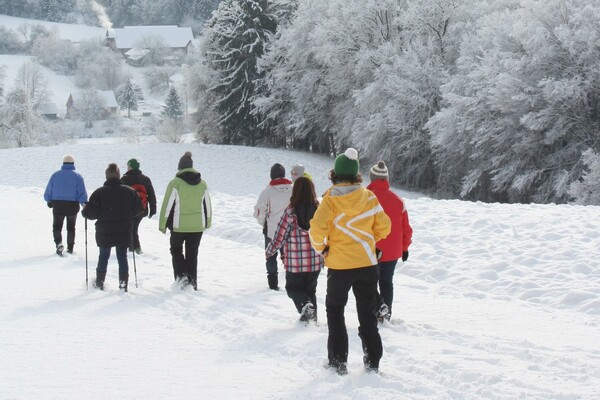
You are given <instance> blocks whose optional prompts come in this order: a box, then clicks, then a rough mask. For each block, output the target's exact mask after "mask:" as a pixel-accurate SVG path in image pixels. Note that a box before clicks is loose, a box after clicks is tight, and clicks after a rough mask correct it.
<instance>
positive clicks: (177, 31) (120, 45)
mask: <svg viewBox="0 0 600 400" xmlns="http://www.w3.org/2000/svg"><path fill="white" fill-rule="evenodd" d="M148 36H158V37H160V38H161V39H162V40H163V41H164V42H165V45H166V46H167V47H170V48H183V47H186V46H187V45H188V43H189V42H190V41H192V40H193V39H194V35H193V34H192V28H190V27H181V28H180V27H178V26H176V25H154V26H152V25H149V26H125V27H123V28H115V29H112V30H108V31H106V37H109V38H114V39H115V45H116V46H117V49H131V48H134V47H139V42H140V40H141V39H142V38H144V37H148Z"/></svg>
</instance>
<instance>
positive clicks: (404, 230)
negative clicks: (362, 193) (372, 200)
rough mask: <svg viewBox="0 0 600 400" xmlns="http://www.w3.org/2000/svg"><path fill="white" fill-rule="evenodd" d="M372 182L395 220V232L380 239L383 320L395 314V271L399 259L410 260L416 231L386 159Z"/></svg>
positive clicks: (375, 170)
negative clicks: (393, 188) (392, 186)
mask: <svg viewBox="0 0 600 400" xmlns="http://www.w3.org/2000/svg"><path fill="white" fill-rule="evenodd" d="M369 178H370V180H371V183H370V184H369V186H367V189H369V190H370V191H372V192H373V193H374V194H375V196H377V200H379V203H380V204H381V206H382V207H383V210H384V211H385V213H386V214H387V215H388V217H390V219H391V221H392V231H391V232H390V234H389V235H388V236H387V237H386V238H385V239H382V240H380V241H379V242H377V248H378V249H379V250H380V251H381V257H380V258H379V262H378V265H379V292H380V295H379V299H378V310H377V311H376V313H377V318H378V320H379V322H383V320H384V319H387V320H388V321H389V320H390V318H391V317H392V301H393V300H394V271H395V269H396V264H397V263H398V259H400V258H402V261H403V262H405V261H406V260H408V247H409V246H410V244H411V243H412V233H413V230H412V228H411V226H410V223H409V221H408V212H407V211H406V207H405V206H404V201H403V200H402V199H401V198H400V197H399V196H398V195H396V194H395V193H394V192H392V191H391V190H390V183H389V172H388V169H387V166H386V165H385V162H383V161H379V162H378V163H377V164H376V165H374V166H372V167H371V169H370V170H369Z"/></svg>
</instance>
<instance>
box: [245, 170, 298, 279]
mask: <svg viewBox="0 0 600 400" xmlns="http://www.w3.org/2000/svg"><path fill="white" fill-rule="evenodd" d="M291 195H292V181H290V180H289V179H286V177H285V168H284V167H283V165H281V164H279V163H276V164H273V166H272V167H271V181H270V182H269V184H268V185H267V187H266V188H265V189H264V190H263V191H262V192H261V194H260V196H259V197H258V201H257V202H256V205H255V206H254V218H256V220H257V221H258V223H259V224H260V225H261V226H262V227H263V234H264V235H265V249H266V248H267V246H269V243H270V242H271V240H272V239H273V235H275V232H276V229H277V224H278V223H279V220H280V219H281V216H282V215H283V212H284V210H285V209H286V208H287V206H288V205H289V204H290V197H291ZM266 267H267V282H268V284H269V288H270V289H273V290H279V277H278V272H277V253H275V254H273V255H272V256H271V257H269V258H267V261H266Z"/></svg>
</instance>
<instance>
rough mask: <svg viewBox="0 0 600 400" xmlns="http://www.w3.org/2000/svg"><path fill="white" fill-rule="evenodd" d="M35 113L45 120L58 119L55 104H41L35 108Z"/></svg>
mask: <svg viewBox="0 0 600 400" xmlns="http://www.w3.org/2000/svg"><path fill="white" fill-rule="evenodd" d="M36 111H37V112H38V114H40V115H41V116H42V117H44V118H46V119H58V109H57V108H56V103H43V104H40V105H39V106H37V107H36Z"/></svg>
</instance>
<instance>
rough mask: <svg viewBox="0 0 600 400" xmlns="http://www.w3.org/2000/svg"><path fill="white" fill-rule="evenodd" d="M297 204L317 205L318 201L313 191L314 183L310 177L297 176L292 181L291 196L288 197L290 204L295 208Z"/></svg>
mask: <svg viewBox="0 0 600 400" xmlns="http://www.w3.org/2000/svg"><path fill="white" fill-rule="evenodd" d="M299 205H313V206H315V207H318V206H319V201H318V200H317V195H316V193H315V185H314V184H313V183H312V181H311V180H310V179H308V178H306V177H304V176H301V177H299V178H298V179H296V182H294V186H293V187H292V197H291V198H290V206H292V207H293V208H297V207H298V206H299Z"/></svg>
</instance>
